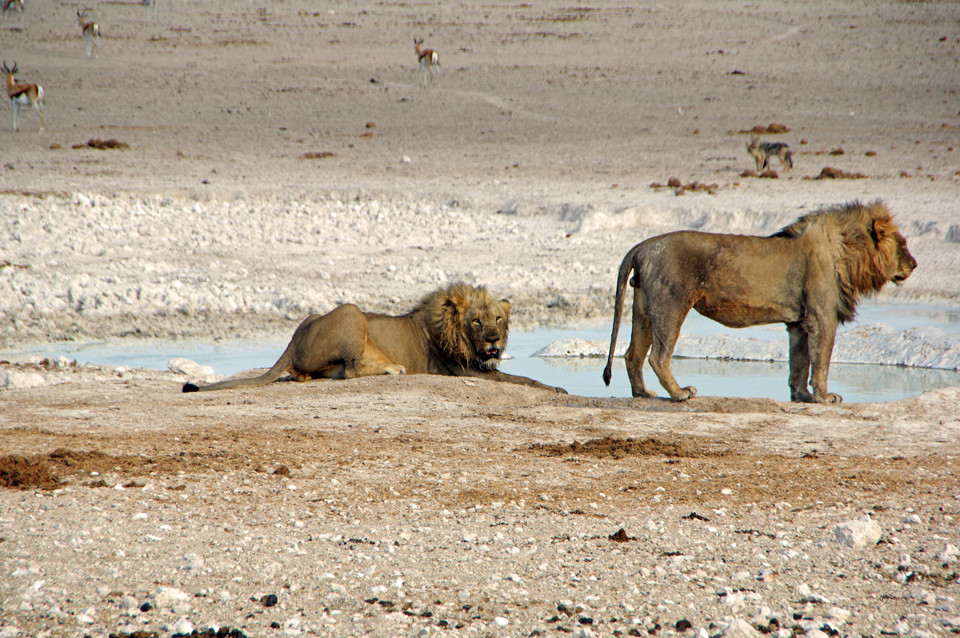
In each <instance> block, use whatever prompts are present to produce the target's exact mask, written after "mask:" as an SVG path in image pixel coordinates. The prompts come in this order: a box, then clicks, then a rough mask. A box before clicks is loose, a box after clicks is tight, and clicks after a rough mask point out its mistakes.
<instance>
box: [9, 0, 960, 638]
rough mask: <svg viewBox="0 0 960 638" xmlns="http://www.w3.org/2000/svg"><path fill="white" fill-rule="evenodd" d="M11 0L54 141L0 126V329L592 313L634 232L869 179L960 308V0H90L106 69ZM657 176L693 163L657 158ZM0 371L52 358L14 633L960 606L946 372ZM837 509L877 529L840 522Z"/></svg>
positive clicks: (57, 27)
mask: <svg viewBox="0 0 960 638" xmlns="http://www.w3.org/2000/svg"><path fill="white" fill-rule="evenodd" d="M27 6H28V9H27V13H26V14H25V15H24V16H22V18H20V20H19V22H18V21H17V17H16V16H7V17H6V19H5V21H4V22H3V23H2V24H0V48H2V50H3V57H4V58H5V59H6V60H7V61H8V63H11V64H12V62H13V60H16V62H17V64H18V66H19V70H20V71H19V73H18V79H19V80H20V81H25V82H39V83H40V84H42V85H43V86H44V89H45V102H46V111H45V115H46V130H45V132H44V133H43V135H42V136H38V135H37V134H36V128H37V125H38V118H37V116H36V113H34V112H33V111H31V110H25V111H23V112H22V113H21V130H20V131H19V132H18V133H15V132H14V131H12V127H11V126H10V124H11V122H10V120H9V119H6V118H8V117H11V116H10V111H7V115H6V116H4V119H3V120H2V122H0V213H2V215H0V224H2V228H0V231H2V232H0V237H2V240H0V274H2V280H0V351H10V350H14V349H18V348H21V347H23V346H29V345H30V344H34V343H46V342H50V341H55V340H63V339H70V340H85V339H111V338H115V339H121V338H122V339H132V338H140V337H162V338H184V337H191V338H203V339H232V338H237V337H246V336H251V335H263V334H270V335H273V336H275V335H285V334H289V333H290V332H291V331H292V329H293V327H294V326H295V325H296V323H297V322H298V321H299V319H300V318H302V316H303V315H304V314H306V313H307V312H310V311H316V310H325V309H329V308H330V307H332V306H333V305H334V304H336V303H339V302H341V301H347V300H349V301H358V302H360V303H362V304H363V305H364V306H365V307H368V308H370V309H374V310H386V311H392V312H402V311H403V310H406V309H407V308H408V307H409V306H410V305H411V304H412V303H413V301H414V300H415V299H417V298H418V297H419V296H421V295H422V294H423V293H425V292H427V291H429V290H430V289H432V288H434V287H436V286H437V285H439V284H441V283H444V282H446V281H451V280H454V279H465V280H467V281H469V282H471V283H485V284H487V285H488V286H490V288H491V289H492V290H493V291H494V292H496V293H498V294H502V295H504V296H509V297H510V298H511V300H512V301H513V303H514V308H515V326H516V327H520V328H523V327H533V326H536V325H543V324H549V325H563V326H577V325H581V324H584V323H594V324H595V323H597V322H600V321H609V319H610V314H611V298H612V290H613V284H614V279H615V275H614V270H615V268H616V266H617V264H618V263H619V260H620V258H621V257H622V255H623V253H624V252H625V251H626V250H627V249H628V248H629V247H630V246H631V245H633V244H634V243H636V242H637V241H639V240H641V239H643V238H645V237H647V236H650V235H653V234H657V233H660V232H665V231H668V230H673V229H677V228H699V229H703V230H710V231H719V232H744V233H765V232H772V231H773V230H775V229H777V228H779V227H781V226H782V225H784V224H786V223H788V222H789V221H791V220H793V219H795V218H796V217H797V216H798V215H800V214H803V213H805V212H809V211H811V210H814V209H816V208H817V207H819V206H822V205H828V204H835V203H840V202H846V201H850V200H853V199H862V200H872V199H875V198H882V199H884V200H885V201H886V202H887V203H888V205H889V206H890V208H891V209H892V210H893V211H894V213H895V215H896V217H897V220H898V221H899V223H900V226H901V229H902V230H903V232H904V234H905V236H906V237H907V239H908V242H909V245H910V248H911V251H912V252H913V254H914V255H915V256H916V257H917V260H918V261H919V263H920V268H919V269H918V270H917V271H916V273H915V274H914V275H913V276H912V277H911V278H910V280H908V282H907V283H906V284H905V285H904V286H902V287H900V288H896V289H892V288H891V290H889V291H887V292H885V296H887V297H889V298H891V299H894V300H898V301H902V302H903V303H905V304H909V303H914V302H917V301H929V300H933V301H938V302H946V303H949V304H958V303H960V279H958V278H957V277H956V273H957V272H958V269H960V216H958V214H957V206H956V201H957V196H958V194H960V175H958V171H957V167H958V165H960V162H958V157H960V107H958V102H957V84H956V79H957V77H958V74H960V41H958V37H957V32H956V26H957V24H958V21H960V5H957V4H955V3H949V2H859V3H851V2H839V1H830V2H810V3H789V4H787V3H772V2H771V3H760V4H755V3H742V2H724V3H712V2H710V3H708V2H683V3H671V4H662V5H650V6H644V7H628V6H623V5H618V4H606V3H591V4H586V5H577V6H574V5H569V4H564V3H553V2H542V3H532V4H499V3H486V4H470V3H455V4H451V3H444V4H438V5H418V4H408V3H379V4H375V5H374V4H370V5H362V4H361V5H354V4H352V3H327V2H322V3H321V2H296V1H293V2H273V3H268V4H266V5H253V4H250V3H243V2H223V1H214V0H210V1H205V2H199V3H181V2H171V3H164V2H162V1H161V3H160V4H159V6H158V8H157V12H156V14H155V15H153V16H147V15H146V14H145V12H144V10H143V7H141V6H138V5H136V4H133V3H114V2H102V3H94V4H92V5H88V6H89V7H90V9H91V11H90V17H92V18H93V19H96V20H97V21H98V22H100V24H101V29H102V33H103V36H102V39H101V42H100V46H99V48H98V49H97V51H96V55H95V57H93V58H91V59H88V58H87V57H85V56H84V54H83V46H82V41H81V40H80V36H79V28H78V27H77V26H76V14H75V12H76V9H77V6H75V5H74V4H69V3H48V2H41V1H39V0H38V1H36V2H33V3H30V2H29V0H28V5H27ZM415 36H423V37H424V38H425V39H426V44H427V46H432V47H435V48H436V49H438V50H439V51H440V54H441V77H440V80H439V82H437V83H436V84H435V85H434V86H433V87H431V88H430V89H428V90H423V89H421V88H420V87H419V86H418V82H417V73H416V66H415V56H414V52H413V42H412V40H413V38H414V37H415ZM771 123H776V124H782V125H784V126H786V127H787V128H788V129H789V131H788V132H787V133H784V134H780V135H768V136H765V138H766V139H771V140H779V141H784V142H787V143H789V144H790V146H791V147H792V148H793V149H794V152H795V162H796V167H795V169H794V170H793V171H791V172H790V173H789V174H785V173H784V172H783V171H782V170H779V168H780V167H779V166H775V168H777V169H778V172H779V173H780V176H779V178H778V179H758V178H754V177H743V176H742V173H743V171H744V170H745V169H748V168H752V167H753V166H752V161H751V160H750V158H749V157H748V156H747V154H746V152H745V149H744V143H745V142H746V141H747V140H748V139H749V135H747V134H745V133H741V131H745V130H749V129H751V128H752V127H754V126H757V125H769V124H771ZM98 139H99V140H109V139H115V140H117V141H118V142H120V143H123V144H126V145H127V148H123V149H106V150H101V149H97V148H92V147H91V146H90V145H88V144H87V142H88V140H98ZM75 145H81V146H83V147H82V148H73V147H74V146H75ZM828 166H829V167H834V168H838V169H840V170H842V171H845V172H847V173H849V174H856V173H862V174H863V175H864V177H863V178H860V179H822V180H817V179H812V178H814V177H816V176H818V175H819V174H820V173H821V170H822V169H823V168H824V167H828ZM671 177H676V178H677V179H679V180H680V181H681V182H682V183H684V184H689V183H692V182H700V183H702V184H708V185H713V184H715V185H716V187H715V188H711V189H710V190H712V191H713V193H708V192H706V191H700V190H697V189H685V190H684V191H683V192H682V193H678V192H677V191H676V190H675V189H673V188H654V187H651V184H652V183H654V182H657V183H661V184H666V183H667V180H668V179H669V178H671ZM268 363H270V362H264V364H265V365H266V364H268ZM2 372H3V373H6V374H7V376H8V377H9V373H11V372H13V373H17V374H33V375H39V378H40V379H41V383H42V385H40V386H39V387H33V388H20V389H12V390H3V391H0V407H2V409H0V456H2V459H0V460H2V465H0V476H2V477H3V478H4V480H5V481H6V482H7V483H17V482H19V481H25V483H26V484H25V485H22V486H21V487H25V488H26V489H19V490H18V489H4V490H2V491H0V573H2V574H3V578H2V579H0V636H2V637H3V638H13V637H14V636H20V635H24V636H27V635H30V636H33V635H51V636H52V635H68V636H73V635H76V636H83V635H94V636H106V635H108V634H109V633H126V634H129V633H132V632H134V631H136V630H143V631H153V632H157V633H158V634H159V635H164V636H165V635H168V634H172V633H177V632H179V633H189V632H190V631H191V630H200V629H205V628H209V627H211V626H216V627H229V628H232V629H236V630H238V631H242V632H244V633H245V634H246V635H250V636H261V635H274V634H276V635H300V634H308V635H309V634H315V635H331V636H332V635H336V636H342V635H361V634H368V635H433V634H437V635H441V634H450V635H530V634H534V633H537V634H538V635H560V634H563V633H578V634H579V635H624V634H633V635H637V634H640V635H684V634H687V635H695V634H696V635H698V636H714V635H721V634H725V635H730V636H732V635H752V634H751V633H750V632H751V631H753V632H757V631H761V630H762V631H764V632H766V633H779V634H780V635H784V636H787V635H794V634H798V633H799V634H806V635H811V636H816V635H822V634H826V635H830V634H833V635H837V634H841V635H871V636H876V635H880V634H891V635H916V636H928V635H929V636H939V635H946V634H949V633H957V632H958V631H960V598H958V597H960V581H958V577H957V573H958V567H957V566H958V562H960V556H958V550H957V546H958V545H960V533H958V532H957V529H958V525H957V517H958V515H960V481H958V467H957V454H958V453H960V420H958V412H960V410H958V407H960V389H956V388H948V389H943V390H938V391H933V392H928V393H925V394H923V395H921V396H919V397H915V398H911V399H907V400H904V401H900V402H896V403H889V404H882V405H872V404H860V405H843V406H831V407H822V406H797V405H791V404H784V403H778V402H774V401H765V400H742V399H736V398H716V397H698V398H697V399H694V400H692V401H690V402H689V403H686V404H682V405H675V404H671V403H669V402H666V401H660V400H656V401H639V400H631V399H627V398H614V399H589V400H586V399H582V398H578V397H564V396H557V395H551V394H547V393H541V392H539V391H536V390H531V389H526V388H520V387H513V386H509V387H501V386H499V385H494V384H489V383H484V382H478V381H464V380H459V379H443V378H427V377H419V378H416V377H410V378H399V379H379V378H378V379H363V380H358V381H351V382H318V383H316V384H312V385H307V386H304V385H300V384H293V383H279V384H275V385H274V386H271V387H268V388H263V389H258V390H250V391H243V392H228V393H222V394H217V395H213V396H203V397H197V396H195V395H181V394H179V393H178V391H177V390H178V388H179V385H180V383H182V381H183V378H182V377H180V376H178V375H174V374H172V373H169V372H161V371H153V370H114V369H111V368H105V367H99V366H74V365H70V364H69V363H67V364H66V365H56V362H46V363H42V364H3V365H2ZM616 373H617V374H623V371H622V368H619V369H618V370H617V372H616ZM32 378H36V377H32ZM575 443H576V444H575ZM60 481H64V482H62V483H61V482H60ZM863 516H870V517H871V520H872V522H873V524H875V525H876V529H875V530H872V531H874V532H876V534H875V535H873V536H870V535H869V534H868V536H867V539H866V541H865V543H863V544H861V545H858V546H850V545H847V544H845V543H844V542H841V540H838V539H843V538H846V537H844V536H843V534H842V532H843V530H848V529H853V528H855V527H856V526H857V524H853V523H851V521H860V520H861V518H862V517H863ZM858 524H859V523H858ZM863 525H864V526H865V527H870V526H869V525H866V524H865V523H864V524H863ZM838 526H839V530H840V535H839V536H838ZM621 529H622V530H623V533H622V534H617V532H618V531H619V530H621ZM854 545H856V543H854ZM271 594H272V595H275V596H276V597H277V598H276V601H277V604H276V605H273V604H271V603H272V602H273V601H272V600H271V599H269V598H268V596H270V595H271ZM144 603H150V605H151V606H152V609H148V610H147V611H140V608H141V605H143V604H144ZM738 632H739V633H738ZM818 632H819V633H818Z"/></svg>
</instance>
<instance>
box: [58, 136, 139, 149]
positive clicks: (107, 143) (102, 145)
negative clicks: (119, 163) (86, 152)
mask: <svg viewBox="0 0 960 638" xmlns="http://www.w3.org/2000/svg"><path fill="white" fill-rule="evenodd" d="M70 148H74V149H76V148H95V149H97V150H98V151H109V150H118V151H122V150H124V149H128V148H130V145H129V144H127V143H126V142H121V141H119V140H115V139H113V138H110V139H109V140H101V139H89V140H87V141H86V143H84V144H74V145H73V146H71V147H70Z"/></svg>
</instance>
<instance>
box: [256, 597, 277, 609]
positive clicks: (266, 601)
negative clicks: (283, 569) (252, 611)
mask: <svg viewBox="0 0 960 638" xmlns="http://www.w3.org/2000/svg"><path fill="white" fill-rule="evenodd" d="M260 602H261V603H263V606H264V607H273V606H274V605H276V604H277V595H276V594H267V595H265V596H263V597H261V598H260Z"/></svg>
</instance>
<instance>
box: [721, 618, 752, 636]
mask: <svg viewBox="0 0 960 638" xmlns="http://www.w3.org/2000/svg"><path fill="white" fill-rule="evenodd" d="M720 635H721V636H726V637H728V638H759V637H760V635H761V634H760V632H759V631H757V630H756V629H754V628H753V626H752V625H751V624H750V623H748V622H747V621H746V620H744V619H743V618H737V619H736V620H734V621H732V622H731V623H730V624H729V625H727V626H726V627H725V628H724V629H723V633H721V634H720Z"/></svg>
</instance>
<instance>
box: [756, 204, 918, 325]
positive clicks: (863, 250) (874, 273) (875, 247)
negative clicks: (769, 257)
mask: <svg viewBox="0 0 960 638" xmlns="http://www.w3.org/2000/svg"><path fill="white" fill-rule="evenodd" d="M814 228H816V229H819V230H820V231H822V232H823V233H824V235H826V236H827V237H828V238H831V239H835V241H834V242H833V246H834V248H835V263H836V273H837V290H838V292H839V297H840V298H839V301H840V304H839V306H838V307H837V314H838V318H839V320H840V322H841V323H845V322H847V321H850V320H851V319H853V317H854V315H855V314H856V306H857V303H858V302H859V301H860V297H861V296H863V295H868V294H870V293H873V292H878V291H879V290H880V289H881V288H882V287H883V286H884V284H886V283H887V282H888V281H893V282H894V283H899V280H897V279H896V274H897V270H898V269H899V268H900V265H901V264H900V263H899V255H900V249H901V247H902V244H903V243H904V242H903V237H902V236H901V235H900V232H899V230H898V229H897V225H896V224H895V223H894V221H893V216H892V215H891V214H890V211H889V210H888V209H887V207H886V206H885V205H884V204H883V203H882V202H880V201H875V202H871V203H870V204H867V205H863V204H861V203H860V202H852V203H848V204H841V205H837V206H832V207H830V208H825V209H823V210H820V211H817V212H815V213H810V214H809V215H805V216H803V217H801V218H800V219H798V220H797V221H795V222H794V223H792V224H790V225H789V226H786V227H785V228H783V229H782V230H780V231H779V232H777V233H776V234H774V235H772V236H773V237H799V236H801V235H803V234H804V233H807V232H809V231H810V230H811V229H814Z"/></svg>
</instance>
